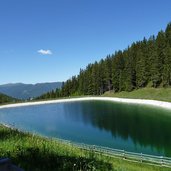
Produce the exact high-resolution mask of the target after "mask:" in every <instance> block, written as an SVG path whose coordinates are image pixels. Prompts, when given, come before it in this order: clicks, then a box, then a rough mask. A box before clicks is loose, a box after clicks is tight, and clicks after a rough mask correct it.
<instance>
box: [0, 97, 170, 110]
mask: <svg viewBox="0 0 171 171" xmlns="http://www.w3.org/2000/svg"><path fill="white" fill-rule="evenodd" d="M86 100H101V101H113V102H122V103H132V104H145V105H152V106H156V107H162V108H166V109H170V110H171V103H170V102H163V101H157V100H144V99H126V98H115V97H81V98H71V99H60V100H59V99H58V100H47V101H38V102H25V103H17V104H8V105H2V106H0V109H4V108H13V107H21V106H32V105H43V104H52V103H64V102H74V101H86Z"/></svg>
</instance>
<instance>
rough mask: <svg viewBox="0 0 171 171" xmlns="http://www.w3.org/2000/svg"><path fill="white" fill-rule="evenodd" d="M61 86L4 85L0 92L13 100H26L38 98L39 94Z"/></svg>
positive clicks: (48, 84)
mask: <svg viewBox="0 0 171 171" xmlns="http://www.w3.org/2000/svg"><path fill="white" fill-rule="evenodd" d="M61 85H62V83H61V82H54V83H38V84H23V83H16V84H4V85H0V92H1V93H4V94H7V95H8V96H11V97H14V98H18V99H28V98H31V97H37V96H40V95H41V94H44V93H46V92H49V91H52V90H54V89H56V88H60V87H61Z"/></svg>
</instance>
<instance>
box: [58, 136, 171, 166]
mask: <svg viewBox="0 0 171 171" xmlns="http://www.w3.org/2000/svg"><path fill="white" fill-rule="evenodd" d="M58 140H59V139H58ZM60 141H62V142H64V143H67V144H70V145H71V144H72V145H73V146H75V147H78V148H80V149H83V150H87V151H91V152H94V153H98V154H101V155H107V156H110V157H117V158H121V159H124V160H129V161H133V162H140V163H146V164H151V165H156V166H163V167H169V168H171V158H170V157H164V156H155V155H149V154H143V153H134V152H128V151H125V150H119V149H113V148H108V147H102V146H97V145H87V144H84V143H75V142H71V141H67V140H61V139H60Z"/></svg>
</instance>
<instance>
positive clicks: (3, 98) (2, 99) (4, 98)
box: [0, 93, 18, 104]
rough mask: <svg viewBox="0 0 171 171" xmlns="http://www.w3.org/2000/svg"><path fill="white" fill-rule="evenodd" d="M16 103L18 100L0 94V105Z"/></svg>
mask: <svg viewBox="0 0 171 171" xmlns="http://www.w3.org/2000/svg"><path fill="white" fill-rule="evenodd" d="M16 101H18V100H17V99H14V98H12V97H9V96H7V95H4V94H1V93H0V104H2V103H9V102H16Z"/></svg>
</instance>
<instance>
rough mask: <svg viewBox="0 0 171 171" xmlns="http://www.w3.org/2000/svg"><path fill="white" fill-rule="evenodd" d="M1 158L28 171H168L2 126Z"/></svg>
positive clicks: (0, 127) (0, 139)
mask: <svg viewBox="0 0 171 171" xmlns="http://www.w3.org/2000/svg"><path fill="white" fill-rule="evenodd" d="M0 157H9V158H11V159H12V162H13V163H14V164H16V165H18V166H20V167H22V168H23V169H25V170H26V171H30V170H32V171H56V170H66V171H68V170H71V171H72V170H102V171H104V170H105V171H107V170H115V171H137V170H140V171H168V168H163V167H156V166H150V165H147V164H144V163H132V162H128V161H126V160H123V159H117V158H114V157H112V158H111V157H106V156H104V155H102V154H95V153H94V152H91V151H84V150H81V149H79V148H76V147H74V146H73V145H69V144H64V143H61V142H59V141H56V140H51V139H46V138H42V137H39V136H33V135H31V134H28V133H22V132H19V131H17V130H12V129H9V128H6V127H4V126H2V125H0Z"/></svg>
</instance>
